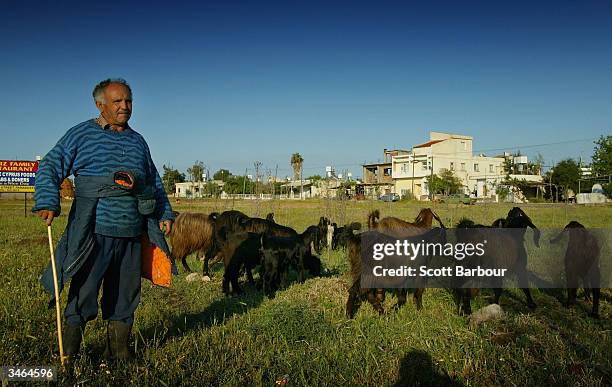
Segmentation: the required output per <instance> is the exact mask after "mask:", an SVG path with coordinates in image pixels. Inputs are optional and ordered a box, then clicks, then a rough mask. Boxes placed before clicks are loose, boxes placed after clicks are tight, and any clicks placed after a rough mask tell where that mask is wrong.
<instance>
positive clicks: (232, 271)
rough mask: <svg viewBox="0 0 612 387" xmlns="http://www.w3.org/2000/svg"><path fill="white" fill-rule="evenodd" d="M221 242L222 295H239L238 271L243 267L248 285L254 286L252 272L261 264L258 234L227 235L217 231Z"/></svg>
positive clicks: (223, 230) (224, 232)
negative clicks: (222, 264)
mask: <svg viewBox="0 0 612 387" xmlns="http://www.w3.org/2000/svg"><path fill="white" fill-rule="evenodd" d="M219 235H220V236H221V238H222V240H223V244H222V247H221V253H222V255H223V257H224V262H223V263H224V265H225V272H224V273H223V285H222V288H223V293H224V294H226V295H229V294H230V284H231V287H232V289H231V293H232V294H241V293H242V289H241V288H240V285H239V284H238V278H239V276H240V270H241V269H242V267H244V269H245V271H246V274H247V278H248V280H249V283H251V284H252V285H255V280H254V279H253V273H252V270H253V268H255V266H257V265H258V264H260V263H261V255H262V254H261V240H260V236H259V234H255V233H250V232H238V233H232V234H228V233H227V232H226V230H225V229H221V230H220V231H219Z"/></svg>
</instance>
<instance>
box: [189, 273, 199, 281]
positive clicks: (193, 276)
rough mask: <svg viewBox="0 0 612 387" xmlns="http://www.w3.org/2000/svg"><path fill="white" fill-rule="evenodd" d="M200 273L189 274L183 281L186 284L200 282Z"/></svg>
mask: <svg viewBox="0 0 612 387" xmlns="http://www.w3.org/2000/svg"><path fill="white" fill-rule="evenodd" d="M200 277H201V276H200V273H191V274H188V275H187V277H186V278H185V280H186V281H187V282H195V281H199V280H200Z"/></svg>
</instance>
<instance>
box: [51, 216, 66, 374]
mask: <svg viewBox="0 0 612 387" xmlns="http://www.w3.org/2000/svg"><path fill="white" fill-rule="evenodd" d="M47 233H48V234H49V251H50V252H51V269H52V271H53V288H54V290H55V312H56V315H57V341H58V342H59V352H60V362H61V364H62V367H64V360H65V358H64V341H63V340H62V313H61V311H60V301H59V286H58V285H57V269H56V268H55V253H54V252H53V238H52V237H51V225H47Z"/></svg>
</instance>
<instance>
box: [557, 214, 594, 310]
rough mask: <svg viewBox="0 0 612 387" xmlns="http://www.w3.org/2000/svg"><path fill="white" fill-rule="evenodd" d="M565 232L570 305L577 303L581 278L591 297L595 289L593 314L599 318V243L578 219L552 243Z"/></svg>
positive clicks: (568, 225)
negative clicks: (566, 235)
mask: <svg viewBox="0 0 612 387" xmlns="http://www.w3.org/2000/svg"><path fill="white" fill-rule="evenodd" d="M564 234H569V241H568V243H567V250H566V251H565V278H566V280H567V303H566V306H567V307H570V306H572V305H574V304H576V293H577V288H578V286H579V285H578V283H579V280H582V282H583V284H584V290H585V293H586V295H587V297H589V295H590V292H591V290H592V291H593V309H592V310H591V316H592V317H594V318H599V297H600V293H601V289H600V281H601V273H600V268H599V255H600V253H601V251H600V249H599V243H598V242H597V238H595V236H594V235H593V234H591V233H590V232H588V231H587V229H586V228H585V227H584V226H583V225H582V224H580V223H578V222H576V221H574V220H573V221H571V222H569V223H568V224H567V226H565V228H564V229H563V231H562V232H561V233H559V235H557V236H556V237H555V238H553V239H551V240H550V243H557V242H559V240H561V238H562V237H563V235H564Z"/></svg>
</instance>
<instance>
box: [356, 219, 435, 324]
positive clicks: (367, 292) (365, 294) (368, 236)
mask: <svg viewBox="0 0 612 387" xmlns="http://www.w3.org/2000/svg"><path fill="white" fill-rule="evenodd" d="M399 239H412V240H413V241H414V240H418V241H419V242H420V241H423V240H427V241H428V242H436V243H445V241H446V230H445V229H444V228H435V229H425V232H424V233H422V234H419V235H417V236H412V237H404V238H396V237H392V236H389V235H386V234H384V233H381V232H378V231H365V232H363V233H361V234H358V235H354V234H353V235H351V236H350V237H349V238H348V244H347V252H348V257H349V260H350V264H351V281H352V286H351V287H350V289H349V296H348V299H347V301H346V315H347V317H348V318H353V316H354V315H355V313H356V312H357V310H358V309H359V306H360V305H361V302H362V301H363V300H364V299H367V300H368V302H369V303H370V304H371V305H372V307H373V308H374V310H376V311H377V312H378V313H379V314H383V313H384V312H385V311H384V308H383V306H382V303H383V302H384V300H385V289H384V288H362V287H361V275H362V273H363V270H367V271H370V269H372V267H371V262H370V261H364V262H362V259H363V257H362V249H365V251H370V250H371V248H372V247H373V244H377V243H385V244H395V242H396V241H398V240H399ZM413 243H414V242H413ZM420 259H424V260H425V261H424V262H423V261H419V263H426V262H427V261H428V260H429V257H428V256H421V257H420ZM363 263H365V264H366V267H365V268H364V267H362V264H363ZM412 264H417V262H416V261H414V262H413V263H412ZM390 281H391V282H387V284H389V285H390V286H389V287H394V286H398V285H399V286H402V285H403V283H402V282H403V280H399V281H400V282H395V280H390ZM425 286H426V279H424V278H419V279H417V293H418V295H417V294H415V303H416V304H417V308H419V309H420V308H422V297H421V296H422V294H423V289H424V287H425ZM395 291H396V295H397V297H398V301H397V305H396V309H397V308H400V307H401V306H402V305H404V304H405V303H406V289H403V288H395Z"/></svg>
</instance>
